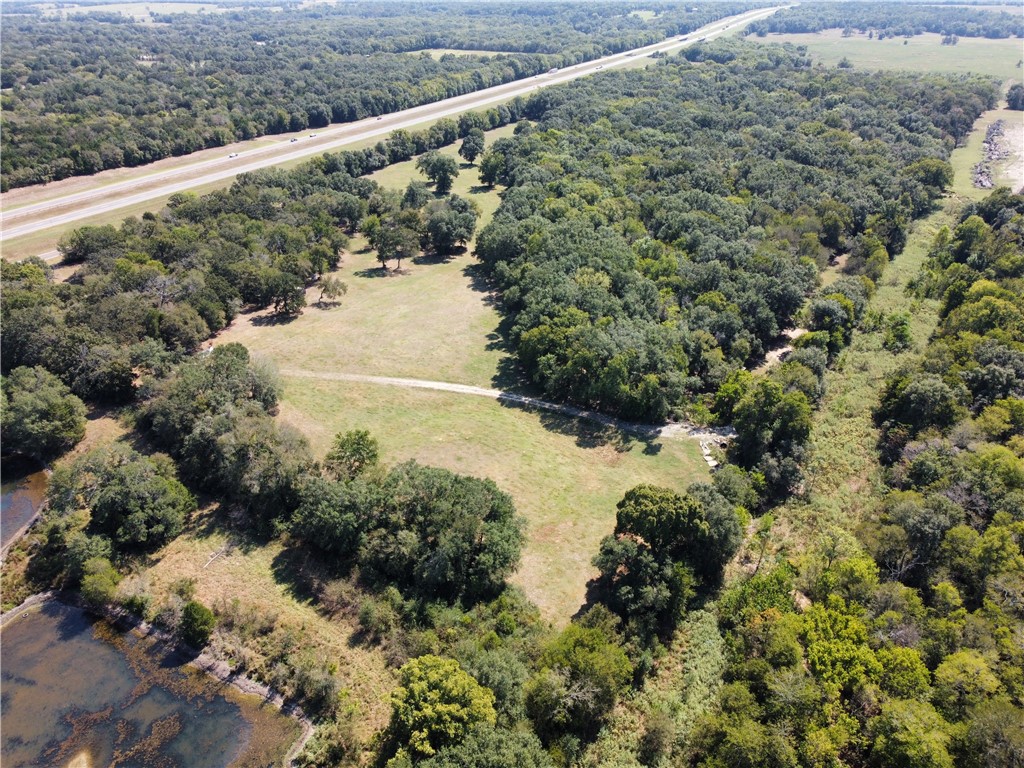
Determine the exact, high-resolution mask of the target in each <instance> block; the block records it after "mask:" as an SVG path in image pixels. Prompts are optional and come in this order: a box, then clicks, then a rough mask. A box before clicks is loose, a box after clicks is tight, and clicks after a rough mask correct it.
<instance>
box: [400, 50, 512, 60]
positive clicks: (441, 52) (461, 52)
mask: <svg viewBox="0 0 1024 768" xmlns="http://www.w3.org/2000/svg"><path fill="white" fill-rule="evenodd" d="M407 53H408V54H409V55H410V56H418V55H419V54H421V53H429V54H430V58H432V59H440V58H441V57H442V56H444V55H445V54H446V53H450V54H451V55H452V56H500V55H501V54H506V55H509V56H514V55H515V54H516V53H517V51H481V50H472V49H468V48H465V49H463V48H421V49H420V50H418V51H408V52H407Z"/></svg>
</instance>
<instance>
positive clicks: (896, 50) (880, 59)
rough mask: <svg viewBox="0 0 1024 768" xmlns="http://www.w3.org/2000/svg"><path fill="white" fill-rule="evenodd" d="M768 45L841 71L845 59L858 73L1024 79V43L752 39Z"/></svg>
mask: <svg viewBox="0 0 1024 768" xmlns="http://www.w3.org/2000/svg"><path fill="white" fill-rule="evenodd" d="M747 39H749V40H758V41H761V42H766V43H793V44H795V45H805V46H807V50H808V52H809V53H810V54H811V55H812V56H814V58H816V59H818V60H820V61H821V62H822V63H824V64H827V65H829V66H835V65H836V64H838V63H839V62H840V61H842V60H843V59H844V58H845V59H846V60H847V61H849V62H850V63H851V64H853V66H854V67H856V68H858V69H902V70H907V71H909V72H975V73H977V74H979V75H992V76H994V77H998V78H1000V79H1001V80H1018V81H1019V80H1020V79H1021V76H1022V70H1021V68H1020V66H1019V63H1018V62H1019V61H1020V60H1021V54H1022V51H1021V41H1020V40H1017V39H1015V38H1010V39H1006V40H989V39H986V38H981V37H961V38H960V39H959V41H958V42H957V44H956V45H943V44H942V36H941V35H933V34H925V35H916V36H915V37H910V38H902V37H890V38H886V39H885V40H878V39H870V38H868V36H867V35H866V34H853V35H850V36H849V37H843V33H842V31H841V30H838V29H830V30H827V31H825V32H815V33H809V34H799V35H767V36H766V37H749V38H747Z"/></svg>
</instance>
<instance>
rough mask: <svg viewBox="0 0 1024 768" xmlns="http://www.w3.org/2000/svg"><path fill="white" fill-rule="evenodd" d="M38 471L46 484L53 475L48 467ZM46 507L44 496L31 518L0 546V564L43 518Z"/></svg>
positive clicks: (45, 465)
mask: <svg viewBox="0 0 1024 768" xmlns="http://www.w3.org/2000/svg"><path fill="white" fill-rule="evenodd" d="M39 471H41V472H44V473H45V474H46V479H47V482H49V479H50V476H51V475H52V474H53V470H52V469H51V468H50V465H49V464H44V465H43V466H42V468H41V469H40V470H39ZM46 507H47V499H46V496H45V495H44V496H43V498H42V499H41V500H40V501H39V503H38V504H37V505H35V508H34V511H33V513H32V516H31V517H30V518H29V519H28V520H26V521H25V522H24V523H22V524H21V525H20V526H19V527H18V529H17V530H16V531H15V532H14V533H13V534H12V536H11V538H10V540H9V541H8V542H7V543H5V544H3V545H2V546H0V562H3V561H4V560H5V559H6V558H7V553H8V552H10V551H11V549H12V548H13V547H14V545H15V544H17V543H18V542H19V541H21V539H22V537H23V536H24V535H25V534H26V533H28V532H29V531H30V530H32V528H33V526H35V524H36V523H38V522H39V519H40V518H41V517H42V516H43V512H45V511H46Z"/></svg>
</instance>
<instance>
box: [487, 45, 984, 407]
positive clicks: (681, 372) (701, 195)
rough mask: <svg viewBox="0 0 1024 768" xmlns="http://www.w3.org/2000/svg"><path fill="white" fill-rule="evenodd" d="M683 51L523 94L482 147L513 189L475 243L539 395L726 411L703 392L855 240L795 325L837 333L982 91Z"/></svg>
mask: <svg viewBox="0 0 1024 768" xmlns="http://www.w3.org/2000/svg"><path fill="white" fill-rule="evenodd" d="M683 56H685V57H686V58H685V59H677V60H675V61H671V62H664V63H662V64H661V65H659V66H658V67H656V68H653V69H650V70H647V71H644V72H629V73H612V74H609V75H606V76H605V77H603V78H601V79H599V80H595V79H591V80H588V81H586V82H581V83H578V84H573V85H571V86H570V87H567V88H564V89H560V90H558V91H556V92H550V93H544V94H540V95H538V96H536V97H534V98H533V99H531V100H530V102H529V103H528V105H527V110H526V113H527V115H528V116H530V117H534V118H536V119H537V120H538V122H537V124H536V126H535V127H534V128H532V129H531V130H529V131H527V132H523V133H521V134H519V135H517V136H516V137H514V138H512V139H503V140H500V141H497V142H495V143H494V145H493V146H492V147H491V149H490V150H488V152H487V153H485V154H484V156H483V158H482V159H481V166H482V168H483V169H484V170H485V171H490V172H492V173H493V176H494V178H496V179H497V180H498V181H500V182H501V183H503V184H506V185H508V186H509V189H508V190H507V191H506V192H505V193H504V195H503V202H502V205H501V207H500V208H499V210H498V212H497V214H496V216H495V218H494V220H493V221H492V222H491V224H489V225H488V226H487V227H486V228H485V229H484V230H483V231H482V232H481V234H480V237H479V240H478V244H477V253H478V255H479V257H480V258H481V259H482V260H483V261H484V263H485V264H486V265H487V266H488V268H489V270H490V272H491V274H492V275H493V278H494V280H495V281H496V283H497V285H498V286H499V287H500V289H501V291H502V297H503V311H504V312H505V313H506V314H507V315H508V317H509V319H510V320H511V333H510V335H511V341H512V343H513V344H514V346H515V349H516V353H517V355H518V358H519V361H520V363H521V365H522V367H523V368H524V370H525V371H526V372H527V373H528V374H529V375H530V376H531V377H532V378H533V380H534V381H535V382H536V383H537V384H538V385H539V386H540V387H542V388H543V390H544V392H545V394H546V395H548V396H549V397H552V398H556V399H567V400H571V401H573V402H576V403H579V404H582V405H586V406H588V407H594V408H598V409H601V410H604V411H606V412H611V413H615V414H618V415H621V416H624V417H626V418H633V419H650V420H654V421H658V420H662V419H665V418H666V417H667V416H669V415H670V414H671V413H673V412H674V411H675V412H679V411H681V410H684V409H685V410H687V411H688V412H689V414H690V415H691V416H694V415H700V413H701V404H702V403H703V404H704V405H707V406H710V407H713V408H715V409H716V410H717V411H718V412H719V415H720V416H721V417H723V418H724V419H725V420H726V421H728V420H731V416H732V414H731V408H730V407H728V406H725V405H723V403H722V402H720V403H719V404H718V405H717V406H716V405H715V404H714V403H713V402H712V401H711V400H710V399H702V398H701V395H702V394H704V393H711V394H713V393H715V392H716V391H717V390H718V389H719V388H720V387H721V386H722V385H723V384H726V382H728V381H729V380H730V378H731V377H732V376H733V375H734V374H735V373H736V372H738V371H741V370H742V369H743V368H744V367H746V366H749V365H752V364H754V363H755V362H756V361H758V360H760V359H762V358H763V356H764V354H765V351H766V350H767V349H768V348H769V347H771V346H772V345H773V344H775V343H776V342H777V339H778V338H779V336H780V333H781V332H782V331H783V330H784V329H786V328H788V327H791V326H792V325H793V324H794V317H795V315H796V313H797V312H798V311H799V310H800V309H801V308H802V307H803V305H804V302H805V300H806V298H807V297H808V296H810V295H811V293H812V292H813V291H814V290H815V285H816V280H817V274H818V271H819V270H820V269H821V268H823V267H825V266H826V265H827V264H828V262H829V261H830V260H831V259H833V258H835V257H836V256H837V255H839V254H844V253H849V254H850V257H849V260H848V261H847V263H846V271H847V272H848V273H849V274H850V275H851V276H863V277H865V278H868V280H867V281H864V280H861V279H849V280H845V281H843V282H842V283H840V284H837V285H836V286H834V287H833V288H832V289H830V293H835V294H842V295H843V296H842V298H841V299H836V300H832V301H831V303H830V300H829V294H826V295H824V296H823V297H822V299H824V301H822V302H818V303H816V304H815V305H814V306H813V307H812V317H811V318H810V322H811V323H812V325H811V330H813V331H816V332H820V333H816V334H812V335H811V337H810V339H809V340H807V341H805V342H804V343H805V344H808V345H811V344H814V345H819V346H821V347H822V348H823V349H824V351H825V352H826V353H827V354H834V353H835V351H836V350H837V349H838V347H840V346H842V344H843V343H844V339H845V338H847V335H848V332H849V328H850V327H851V324H852V323H853V321H854V319H855V314H856V312H858V311H859V309H862V307H863V303H864V294H865V292H866V291H867V290H869V287H866V286H869V285H870V280H875V279H877V278H878V276H879V275H880V273H881V270H882V269H883V268H884V265H885V263H886V262H887V261H888V259H889V258H890V257H892V256H894V255H896V254H897V253H899V252H900V251H901V250H902V248H903V245H904V242H905V239H906V230H907V226H908V223H909V221H910V220H911V219H913V218H914V217H916V216H919V215H921V214H922V213H924V212H926V211H928V210H930V207H931V205H932V201H933V200H935V199H936V198H937V197H938V196H939V195H940V194H941V192H942V190H943V188H944V187H945V185H946V184H948V182H949V180H950V179H951V177H952V176H951V174H952V170H951V168H950V167H949V164H948V162H946V160H947V157H948V154H949V151H950V150H951V149H952V148H953V147H954V146H955V144H956V143H957V141H959V140H960V139H961V138H963V137H964V136H965V135H966V133H967V131H968V130H969V129H970V126H971V124H972V123H973V121H974V118H975V117H977V115H978V114H980V113H981V111H982V110H984V109H986V108H989V107H991V106H993V105H994V104H995V98H996V93H997V91H996V90H995V88H994V84H993V83H991V82H988V81H985V80H981V79H976V78H961V79H953V80H950V79H938V78H927V77H914V78H912V77H908V76H903V75H890V74H884V75H880V74H871V75H867V74H861V73H855V72H849V71H840V70H830V71H825V70H821V69H814V68H812V67H811V66H810V62H809V61H808V60H807V59H806V58H804V57H803V56H802V55H801V54H800V53H799V52H798V51H796V50H793V49H782V48H763V49H755V48H753V47H750V46H744V45H743V44H741V43H735V42H730V43H715V44H713V45H698V46H694V47H692V48H688V49H687V50H686V51H685V52H684V53H683ZM680 104H685V105H686V108H685V109H679V108H678V105H680ZM812 367H813V366H812ZM792 386H793V385H792V384H790V385H787V389H790V388H792ZM812 397H813V395H812ZM723 407H724V408H725V410H724V411H723V410H722V409H723ZM705 413H706V412H705Z"/></svg>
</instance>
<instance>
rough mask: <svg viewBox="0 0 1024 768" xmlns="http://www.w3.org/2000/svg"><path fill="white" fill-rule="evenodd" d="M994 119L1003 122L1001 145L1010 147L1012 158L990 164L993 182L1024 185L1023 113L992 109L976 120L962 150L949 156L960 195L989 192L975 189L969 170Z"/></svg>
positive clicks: (977, 196) (974, 197) (975, 196)
mask: <svg viewBox="0 0 1024 768" xmlns="http://www.w3.org/2000/svg"><path fill="white" fill-rule="evenodd" d="M996 120H1002V121H1003V123H1004V131H1005V138H1004V146H1006V147H1007V148H1009V150H1010V152H1011V157H1009V158H1008V159H1007V160H1005V161H1003V162H1001V163H999V164H995V165H993V169H992V170H993V174H994V176H995V182H996V184H1000V185H1006V186H1009V187H1012V188H1013V189H1015V190H1019V189H1021V188H1022V187H1024V112H1020V111H1016V110H1012V109H993V110H992V111H990V112H986V113H985V114H984V115H982V116H981V117H980V118H979V119H978V121H977V122H976V123H975V124H974V130H973V131H971V135H970V137H969V138H968V139H967V143H966V144H965V146H964V148H963V151H957V152H954V153H953V157H952V158H951V162H952V164H953V171H954V172H955V178H956V182H957V183H956V191H957V194H959V195H961V196H962V197H966V198H969V199H971V200H980V199H981V198H983V197H985V196H987V195H988V194H989V193H990V192H991V190H988V189H978V188H977V187H975V186H974V185H973V184H971V169H972V168H973V167H974V165H975V164H976V163H977V162H978V160H980V159H981V156H982V155H981V153H982V147H981V145H982V142H983V141H984V140H985V132H986V130H987V129H988V127H989V126H990V125H991V124H992V123H994V122H995V121H996Z"/></svg>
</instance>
